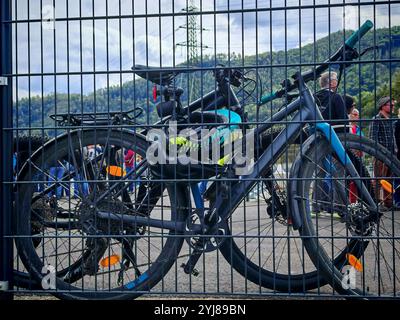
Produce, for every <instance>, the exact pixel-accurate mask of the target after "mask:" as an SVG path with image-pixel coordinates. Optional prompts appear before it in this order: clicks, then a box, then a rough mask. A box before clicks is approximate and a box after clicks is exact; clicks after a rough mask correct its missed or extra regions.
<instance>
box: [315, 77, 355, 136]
mask: <svg viewBox="0 0 400 320" xmlns="http://www.w3.org/2000/svg"><path fill="white" fill-rule="evenodd" d="M319 85H320V87H321V90H320V91H318V92H317V93H316V94H315V98H316V102H317V104H318V105H319V108H320V110H321V114H322V117H323V118H324V119H325V120H335V121H332V122H331V123H330V124H331V125H332V126H338V125H341V126H343V125H346V124H348V120H349V117H348V115H347V110H346V105H345V101H344V100H343V97H342V96H341V95H340V94H338V93H337V92H336V91H337V87H338V79H337V73H336V72H333V71H329V72H324V73H323V74H321V77H320V79H319ZM340 120H341V121H340ZM328 122H329V121H328ZM335 131H336V132H346V131H348V130H346V128H338V129H336V130H335Z"/></svg>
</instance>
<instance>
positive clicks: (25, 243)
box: [16, 129, 187, 299]
mask: <svg viewBox="0 0 400 320" xmlns="http://www.w3.org/2000/svg"><path fill="white" fill-rule="evenodd" d="M146 147H147V144H146V141H145V140H144V138H143V137H141V136H139V135H134V134H132V133H129V132H126V131H118V130H115V131H114V130H100V129H96V130H83V131H73V132H70V133H69V134H67V135H65V136H63V137H59V138H57V139H56V140H55V141H54V142H53V143H52V144H50V145H48V146H46V148H45V149H43V150H41V151H40V152H38V153H37V154H36V155H35V157H34V158H33V159H31V161H30V163H29V164H28V165H27V166H26V168H25V169H24V170H23V173H22V174H21V177H20V180H19V181H20V182H21V183H20V184H18V197H17V199H16V201H18V204H17V205H16V209H17V210H16V234H17V235H18V237H17V238H16V246H17V250H18V253H19V255H20V257H21V260H22V262H23V263H24V266H25V267H26V269H27V270H28V271H29V273H30V274H31V275H32V276H33V277H34V278H35V279H36V280H37V281H38V282H39V283H41V282H42V280H43V279H44V277H45V276H46V275H47V274H48V271H51V270H54V271H55V274H56V275H57V276H56V279H55V283H54V286H55V288H56V289H55V290H54V294H55V295H56V296H58V297H60V298H66V299H130V298H134V297H137V296H139V295H141V294H143V293H145V292H148V291H149V290H150V289H151V288H153V287H154V286H155V285H156V284H157V283H158V282H159V281H160V280H161V279H162V278H163V277H164V276H165V275H166V274H167V272H168V270H169V269H170V268H171V266H172V265H173V263H174V262H175V260H176V257H177V255H178V253H179V251H180V249H181V246H182V243H183V238H182V237H179V236H176V235H177V232H176V231H170V230H165V229H161V228H159V229H157V228H154V227H146V226H143V225H141V226H139V225H137V226H128V225H124V224H123V223H122V222H120V221H117V222H116V221H114V222H112V221H111V220H109V219H103V220H102V219H100V218H98V217H97V218H96V217H95V215H94V214H93V213H94V211H93V210H92V209H93V208H91V207H90V203H91V202H90V201H91V200H93V199H96V198H98V197H101V196H104V200H102V201H100V202H98V203H97V205H96V207H95V208H94V210H103V211H106V212H111V213H118V214H126V215H146V216H151V217H154V218H159V219H161V218H162V219H164V220H171V221H177V222H179V221H183V220H184V217H185V215H186V212H185V209H184V208H185V207H184V205H185V204H186V203H187V202H186V201H187V198H186V197H187V193H186V191H181V190H179V186H172V185H167V184H164V183H162V182H155V181H154V180H153V181H150V179H147V178H148V177H147V178H146V175H148V174H150V173H149V170H146V171H143V173H142V176H141V177H140V180H139V177H135V175H133V176H132V177H135V178H131V180H130V181H129V182H123V183H122V184H121V182H118V180H120V179H121V178H122V176H124V175H125V172H123V168H124V167H123V162H124V151H125V150H134V152H136V153H137V154H139V155H143V156H144V155H145V150H146ZM89 149H90V150H89ZM89 151H90V152H89ZM139 167H140V164H139V165H138V167H137V168H139ZM55 168H57V169H55ZM118 168H119V169H118ZM60 171H61V172H62V173H59V172H60ZM137 171H138V172H139V169H137ZM122 172H123V173H122ZM132 184H133V186H132ZM146 185H150V187H148V186H146ZM143 186H144V188H142V187H143ZM112 188H114V189H113V190H114V191H113V192H108V193H107V191H108V190H110V189H112ZM148 189H150V190H151V191H149V192H147V191H146V190H148ZM143 190H145V191H146V192H145V195H143V194H142V195H140V193H141V192H142V191H143ZM46 197H49V198H51V200H52V208H53V210H52V211H51V214H52V215H51V216H49V217H40V218H41V221H42V223H43V224H44V225H46V228H43V230H42V232H41V233H40V234H37V235H34V238H40V239H41V245H40V246H39V247H37V248H35V246H34V245H33V241H32V233H31V228H30V227H28V226H30V221H31V220H32V217H33V216H38V215H39V216H40V213H41V212H38V210H37V209H36V208H35V207H34V204H35V202H36V201H41V200H43V199H44V198H46ZM33 199H39V200H36V201H35V200H33ZM150 249H151V250H150ZM49 265H50V266H51V269H46V268H48V267H47V266H49Z"/></svg>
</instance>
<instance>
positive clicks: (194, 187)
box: [190, 183, 204, 209]
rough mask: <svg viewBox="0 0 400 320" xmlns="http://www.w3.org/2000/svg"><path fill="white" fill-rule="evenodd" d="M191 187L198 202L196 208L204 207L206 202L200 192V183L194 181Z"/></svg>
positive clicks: (195, 201)
mask: <svg viewBox="0 0 400 320" xmlns="http://www.w3.org/2000/svg"><path fill="white" fill-rule="evenodd" d="M190 188H191V189H192V195H193V199H194V203H195V204H196V208H197V209H204V202H203V198H202V196H201V194H200V189H199V185H198V184H197V183H192V184H191V185H190Z"/></svg>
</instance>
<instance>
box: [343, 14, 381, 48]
mask: <svg viewBox="0 0 400 320" xmlns="http://www.w3.org/2000/svg"><path fill="white" fill-rule="evenodd" d="M373 26H374V24H373V23H372V21H371V20H367V21H365V22H364V23H363V25H362V26H361V27H360V29H358V30H357V31H356V32H354V33H353V34H352V35H351V36H350V38H348V39H347V40H346V45H348V46H349V47H352V48H353V47H354V46H355V44H356V43H357V41H358V40H359V39H361V38H362V37H363V36H364V35H365V34H366V33H367V32H368V31H369V30H370V29H371V28H372V27H373Z"/></svg>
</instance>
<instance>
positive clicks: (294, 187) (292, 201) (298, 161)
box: [288, 133, 319, 230]
mask: <svg viewBox="0 0 400 320" xmlns="http://www.w3.org/2000/svg"><path fill="white" fill-rule="evenodd" d="M318 139H319V135H316V134H315V133H314V134H312V135H311V136H310V137H308V138H307V140H306V141H305V142H304V143H303V144H302V146H301V148H300V151H299V152H298V153H297V155H296V158H295V160H294V162H293V164H292V167H291V168H290V174H289V177H290V179H289V190H288V194H289V195H291V196H290V197H289V199H288V200H289V212H290V215H291V219H292V225H293V229H295V230H298V229H300V228H301V226H302V221H303V217H302V216H301V214H300V210H299V205H300V200H301V199H300V195H299V191H298V184H299V182H300V181H299V178H298V176H299V174H300V168H301V165H302V163H303V154H305V153H306V152H308V150H310V148H311V147H312V146H313V145H314V143H315V142H316V141H317V140H318Z"/></svg>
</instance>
